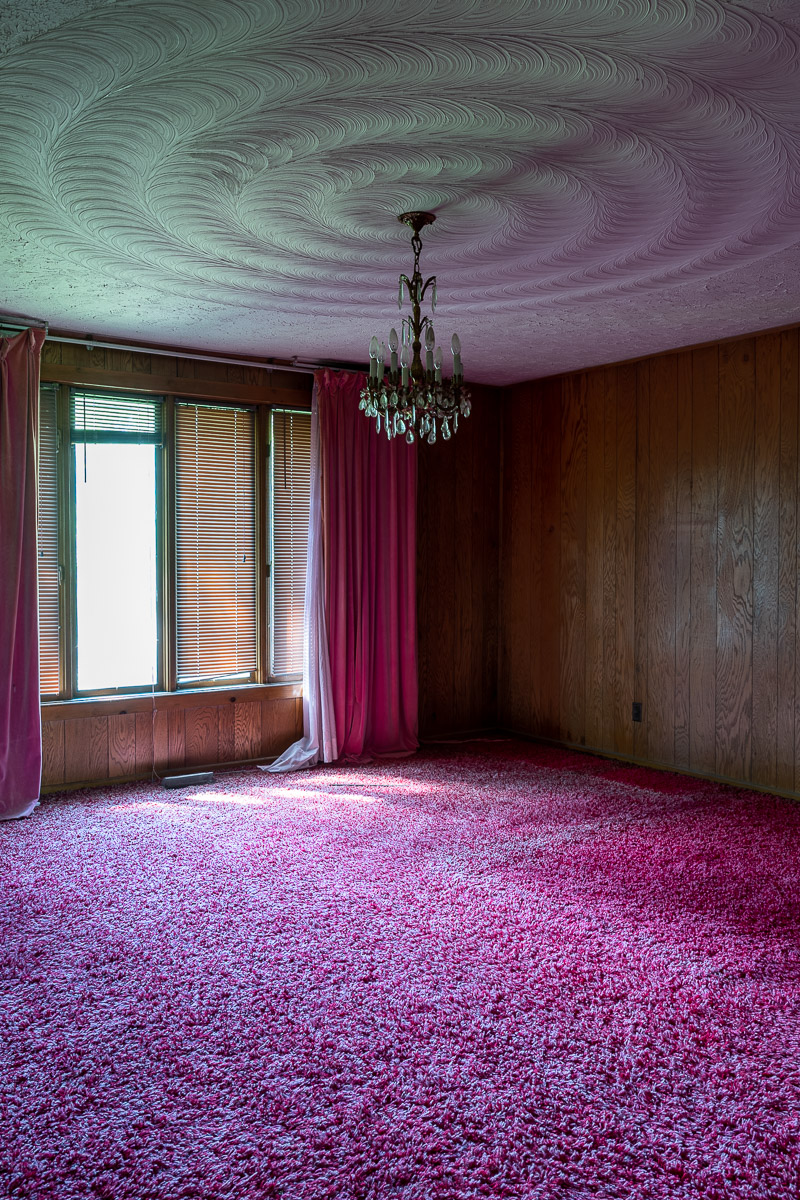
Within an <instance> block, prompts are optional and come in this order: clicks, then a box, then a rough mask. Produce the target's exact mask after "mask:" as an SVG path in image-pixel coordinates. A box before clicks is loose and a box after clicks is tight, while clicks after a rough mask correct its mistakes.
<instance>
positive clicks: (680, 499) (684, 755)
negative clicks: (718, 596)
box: [672, 351, 694, 770]
mask: <svg viewBox="0 0 800 1200" xmlns="http://www.w3.org/2000/svg"><path fill="white" fill-rule="evenodd" d="M676 369H677V380H676V383H677V457H676V462H675V717H674V721H675V733H674V738H675V745H674V755H673V759H672V762H673V763H674V765H675V766H676V767H681V768H682V769H684V770H688V768H689V760H690V756H691V746H690V738H691V622H692V411H693V407H694V383H693V378H694V377H693V364H692V355H691V352H688V351H687V352H686V353H684V354H679V355H678V356H677V363H676Z"/></svg>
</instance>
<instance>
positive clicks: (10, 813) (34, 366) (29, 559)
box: [0, 329, 45, 820]
mask: <svg viewBox="0 0 800 1200" xmlns="http://www.w3.org/2000/svg"><path fill="white" fill-rule="evenodd" d="M44 336H45V335H44V331H43V330H40V329H28V330H26V331H25V333H20V334H18V335H17V337H13V338H2V339H0V820H7V819H8V818H10V817H24V816H27V815H28V813H30V812H32V811H33V809H34V808H35V806H36V804H37V802H38V799H39V788H40V785H41V781H42V726H41V715H40V711H39V612H38V596H37V588H36V445H37V436H38V426H39V361H40V358H41V353H42V344H43V342H44Z"/></svg>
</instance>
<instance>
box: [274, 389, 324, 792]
mask: <svg viewBox="0 0 800 1200" xmlns="http://www.w3.org/2000/svg"><path fill="white" fill-rule="evenodd" d="M303 623H304V632H303V736H302V738H301V739H300V741H299V742H294V743H293V744H292V745H291V746H289V748H288V749H287V750H284V752H283V754H281V756H280V757H279V758H276V760H275V762H274V763H270V765H269V766H266V767H262V768H261V769H262V770H263V771H299V770H300V769H301V767H313V766H315V765H316V764H317V763H318V762H326V763H327V762H335V760H336V759H337V758H338V757H339V750H338V747H337V744H336V719H335V716H334V711H333V692H332V689H331V667H330V659H329V656H328V631H327V627H326V624H325V572H324V563H323V546H322V454H321V449H320V441H319V408H318V388H317V385H316V382H315V384H314V392H313V397H312V401H311V494H310V505H309V519H308V558H307V560H306V599H305V612H304V622H303Z"/></svg>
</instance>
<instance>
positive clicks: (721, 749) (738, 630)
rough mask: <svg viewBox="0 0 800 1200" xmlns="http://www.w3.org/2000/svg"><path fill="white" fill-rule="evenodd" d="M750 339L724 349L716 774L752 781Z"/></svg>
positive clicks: (752, 417) (752, 413) (752, 380)
mask: <svg viewBox="0 0 800 1200" xmlns="http://www.w3.org/2000/svg"><path fill="white" fill-rule="evenodd" d="M753 360H754V345H753V342H752V340H750V339H743V340H742V341H739V342H732V343H726V344H725V345H724V346H721V347H720V355H719V362H720V410H719V413H720V415H719V488H718V508H717V571H718V578H717V712H716V742H717V758H716V762H717V773H718V774H720V775H723V776H727V777H730V778H733V779H750V778H751V777H752V776H751V753H752V718H753V469H754V421H755V370H754V361H753Z"/></svg>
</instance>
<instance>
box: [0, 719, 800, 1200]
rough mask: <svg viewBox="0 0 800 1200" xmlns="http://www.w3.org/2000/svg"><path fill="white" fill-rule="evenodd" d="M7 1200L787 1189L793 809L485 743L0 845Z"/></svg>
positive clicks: (168, 801)
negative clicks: (16, 1199)
mask: <svg viewBox="0 0 800 1200" xmlns="http://www.w3.org/2000/svg"><path fill="white" fill-rule="evenodd" d="M0 856H1V861H2V872H3V875H4V877H5V883H4V889H3V901H2V926H3V928H2V939H1V940H0V955H1V956H2V960H3V961H2V981H3V983H2V988H3V993H4V1001H5V1028H4V1031H3V1043H2V1068H1V1069H0V1078H1V1083H2V1106H1V1108H2V1114H1V1115H0V1120H1V1121H2V1126H0V1145H2V1146H3V1147H4V1148H3V1149H1V1150H0V1163H1V1164H2V1165H0V1195H2V1196H4V1197H6V1196H7V1197H15V1198H17V1197H24V1198H36V1200H39V1198H42V1200H45V1198H47V1200H77V1198H78V1197H82V1198H83V1197H92V1198H103V1200H128V1198H130V1200H151V1198H152V1200H162V1198H163V1200H189V1197H192V1198H195V1200H222V1198H223V1197H225V1198H227V1197H230V1198H234V1197H235V1198H250V1197H252V1198H253V1200H256V1198H261V1197H264V1198H270V1197H280V1198H282V1200H321V1198H323V1197H336V1198H337V1200H355V1198H367V1197H369V1198H383V1197H387V1198H395V1197H402V1198H403V1200H463V1198H466V1197H484V1196H491V1197H508V1198H509V1200H512V1198H513V1200H520V1198H522V1197H537V1198H539V1197H541V1198H543V1200H544V1198H548V1200H551V1198H552V1200H554V1198H556V1197H569V1198H575V1197H587V1198H588V1197H600V1198H602V1200H616V1198H617V1197H620V1198H624V1200H631V1198H633V1200H649V1198H650V1197H653V1198H655V1197H658V1198H659V1200H662V1198H664V1200H667V1198H669V1200H737V1198H740V1197H741V1198H742V1200H759V1198H763V1200H789V1198H791V1200H796V1198H797V1197H798V1196H799V1195H800V940H799V938H798V917H799V916H800V806H798V805H796V804H794V803H792V802H791V801H789V800H782V799H777V798H774V797H769V796H764V795H758V794H754V793H749V792H743V791H737V790H734V789H729V788H724V787H720V786H717V785H714V784H710V783H702V782H697V781H693V780H690V779H685V778H679V777H676V776H671V775H666V774H661V773H657V772H652V771H645V770H641V769H637V768H632V767H625V766H620V765H618V764H610V763H607V762H603V761H601V760H598V759H594V758H589V757H586V756H583V755H576V754H569V753H564V752H560V751H555V750H550V749H543V748H539V747H533V746H527V745H522V744H519V743H516V742H496V743H487V744H483V745H474V746H470V747H458V748H453V749H444V750H441V751H440V750H436V751H428V752H425V753H422V754H420V755H418V756H417V757H415V758H412V759H405V760H402V761H399V762H395V763H391V764H385V763H383V764H380V765H373V766H369V767H362V768H355V767H347V768H333V769H330V768H328V769H322V770H315V771H312V772H307V773H304V774H302V775H295V776H285V777H275V776H265V775H264V774H262V773H261V772H258V771H257V770H247V771H238V772H230V773H228V774H224V775H221V776H219V777H218V779H217V782H215V783H214V784H213V785H212V786H206V787H197V788H194V789H190V790H188V791H185V792H167V791H164V790H162V789H161V788H160V787H157V786H150V785H143V784H132V785H126V786H122V787H115V788H107V789H105V790H100V791H92V792H79V793H72V794H65V795H63V796H60V797H57V798H51V799H49V800H47V801H46V802H45V803H44V804H43V806H42V807H41V808H40V809H39V810H37V812H36V813H35V814H34V816H33V817H32V818H31V819H29V820H28V821H25V822H18V823H14V824H9V825H6V826H4V827H2V829H0Z"/></svg>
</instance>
